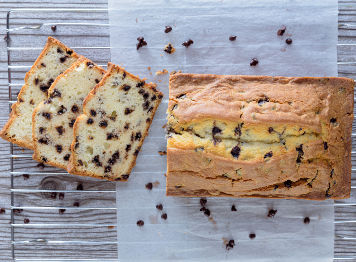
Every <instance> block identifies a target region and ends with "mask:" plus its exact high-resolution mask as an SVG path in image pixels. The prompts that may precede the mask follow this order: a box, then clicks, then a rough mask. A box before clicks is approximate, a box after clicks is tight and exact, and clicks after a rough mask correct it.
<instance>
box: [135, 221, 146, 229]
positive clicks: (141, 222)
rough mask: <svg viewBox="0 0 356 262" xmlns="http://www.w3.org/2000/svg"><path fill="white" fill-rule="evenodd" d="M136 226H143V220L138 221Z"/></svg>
mask: <svg viewBox="0 0 356 262" xmlns="http://www.w3.org/2000/svg"><path fill="white" fill-rule="evenodd" d="M136 224H137V226H139V227H142V226H143V225H144V224H145V222H143V220H138V221H137V223H136Z"/></svg>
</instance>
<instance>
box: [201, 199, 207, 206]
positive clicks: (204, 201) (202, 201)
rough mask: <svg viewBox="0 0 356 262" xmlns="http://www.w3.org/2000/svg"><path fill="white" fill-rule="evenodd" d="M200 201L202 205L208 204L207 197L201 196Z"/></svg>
mask: <svg viewBox="0 0 356 262" xmlns="http://www.w3.org/2000/svg"><path fill="white" fill-rule="evenodd" d="M199 202H200V205H201V206H202V207H203V206H205V205H206V203H207V202H208V200H206V198H201V199H200V200H199Z"/></svg>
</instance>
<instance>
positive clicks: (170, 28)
mask: <svg viewBox="0 0 356 262" xmlns="http://www.w3.org/2000/svg"><path fill="white" fill-rule="evenodd" d="M170 31H172V27H171V26H169V25H167V26H166V28H165V29H164V32H165V33H166V34H167V33H169V32H170Z"/></svg>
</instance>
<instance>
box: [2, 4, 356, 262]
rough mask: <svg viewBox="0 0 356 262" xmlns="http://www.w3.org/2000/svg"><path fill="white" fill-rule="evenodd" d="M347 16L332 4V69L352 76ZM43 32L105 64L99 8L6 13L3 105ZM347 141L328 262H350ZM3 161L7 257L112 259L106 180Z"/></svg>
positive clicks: (18, 154)
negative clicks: (342, 192) (335, 22)
mask: <svg viewBox="0 0 356 262" xmlns="http://www.w3.org/2000/svg"><path fill="white" fill-rule="evenodd" d="M344 3H345V4H347V3H348V1H345V2H344ZM353 17H356V8H355V9H353V8H345V9H343V5H341V7H339V44H338V66H339V76H346V77H350V78H354V79H356V73H355V72H356V71H355V70H354V69H355V68H356V67H355V65H356V59H355V58H354V57H352V53H354V51H355V49H356V23H355V22H356V21H355V22H353V21H352V20H353ZM355 20H356V19H355ZM49 35H52V36H54V37H56V38H58V39H59V40H61V41H63V42H64V43H65V44H67V45H68V46H70V47H72V48H73V49H75V50H76V51H77V52H78V53H80V54H82V55H85V56H87V57H88V58H90V59H92V60H93V61H95V62H96V63H97V64H99V65H100V66H103V67H106V63H107V61H110V42H109V24H108V10H107V9H13V10H11V11H9V12H8V14H7V55H8V79H9V83H8V91H9V105H10V106H11V104H13V103H14V102H16V97H17V94H18V92H19V90H20V89H21V86H22V85H23V79H24V76H25V73H26V72H27V71H28V70H29V68H30V67H31V65H32V63H33V61H34V60H35V59H36V57H37V56H38V54H39V52H40V50H41V49H42V47H43V43H44V42H45V41H46V39H47V37H48V36H49ZM355 137H356V127H355V126H354V127H353V133H352V138H353V140H352V142H353V151H352V163H353V168H352V178H353V179H352V191H351V192H352V193H351V198H350V199H347V200H339V201H335V251H334V254H335V257H334V260H335V261H356V168H355V167H356V165H355V164H356V162H355V161H356V145H354V143H356V139H355ZM9 160H10V166H11V174H10V178H11V241H12V245H11V246H12V258H13V259H14V260H16V261H38V260H42V261H43V260H46V261H47V260H49V261H117V259H118V254H117V230H116V224H117V220H116V211H117V210H116V189H115V184H114V183H112V182H106V181H101V182H100V183H97V182H96V181H95V180H93V179H90V178H83V177H77V176H68V175H66V174H67V173H66V172H63V170H60V169H56V168H53V167H47V166H46V167H41V166H39V165H38V163H36V162H35V161H33V160H32V153H31V151H29V150H24V149H22V148H19V147H17V146H13V145H11V149H10V155H9Z"/></svg>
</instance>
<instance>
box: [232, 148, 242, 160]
mask: <svg viewBox="0 0 356 262" xmlns="http://www.w3.org/2000/svg"><path fill="white" fill-rule="evenodd" d="M240 151H241V149H240V147H239V146H235V147H233V148H232V149H231V155H232V156H233V157H234V158H236V159H237V158H239V156H240Z"/></svg>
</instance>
